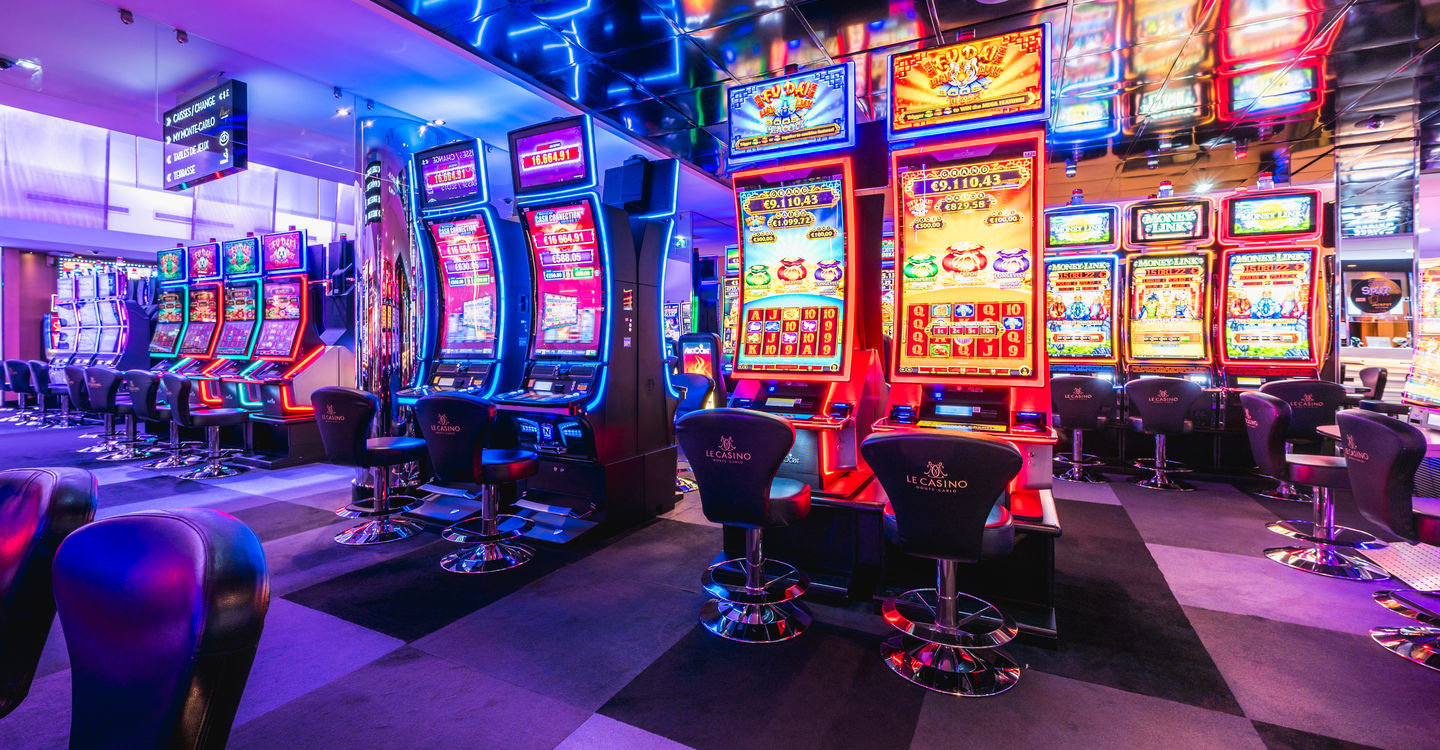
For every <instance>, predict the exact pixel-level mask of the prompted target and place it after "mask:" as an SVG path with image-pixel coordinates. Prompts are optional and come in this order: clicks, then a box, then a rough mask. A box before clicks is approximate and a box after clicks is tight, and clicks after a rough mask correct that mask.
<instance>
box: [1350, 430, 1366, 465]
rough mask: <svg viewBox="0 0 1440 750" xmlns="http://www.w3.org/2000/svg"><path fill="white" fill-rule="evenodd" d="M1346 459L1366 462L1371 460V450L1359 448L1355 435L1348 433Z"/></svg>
mask: <svg viewBox="0 0 1440 750" xmlns="http://www.w3.org/2000/svg"><path fill="white" fill-rule="evenodd" d="M1345 460H1346V461H1359V462H1361V463H1364V462H1366V461H1369V460H1370V452H1369V451H1362V450H1360V449H1359V448H1357V447H1355V436H1354V435H1346V436H1345Z"/></svg>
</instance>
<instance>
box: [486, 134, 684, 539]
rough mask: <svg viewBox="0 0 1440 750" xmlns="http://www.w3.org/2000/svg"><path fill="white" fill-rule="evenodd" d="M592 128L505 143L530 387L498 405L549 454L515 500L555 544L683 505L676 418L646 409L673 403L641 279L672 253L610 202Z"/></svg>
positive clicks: (521, 433) (655, 302) (653, 300)
mask: <svg viewBox="0 0 1440 750" xmlns="http://www.w3.org/2000/svg"><path fill="white" fill-rule="evenodd" d="M591 127H592V126H591V122H590V119H589V117H588V116H583V115H582V116H578V117H570V118H563V119H557V120H551V121H550V122H546V123H542V124H539V125H533V126H530V127H526V128H521V129H519V130H514V131H511V132H510V133H509V146H510V170H511V176H512V178H513V180H514V186H515V196H516V198H515V203H516V213H517V214H518V216H519V218H520V225H521V228H522V230H523V233H524V237H525V244H526V249H527V252H528V254H529V262H530V269H531V276H530V278H531V290H530V291H531V300H532V301H533V304H532V305H531V316H532V318H531V324H530V333H529V340H528V350H527V352H526V359H525V363H524V371H523V375H522V378H521V382H520V386H519V387H518V388H516V389H514V390H511V391H507V392H503V393H499V394H497V395H495V396H494V397H493V401H494V402H495V405H496V407H497V408H498V409H499V410H500V412H501V415H502V419H504V420H505V421H506V422H508V423H509V424H510V425H512V426H513V428H514V437H515V439H516V441H517V442H518V444H519V445H520V446H521V447H523V448H525V449H527V450H533V451H535V452H536V453H538V454H539V455H540V463H541V468H540V472H539V474H537V475H536V476H534V477H531V478H530V479H528V480H527V481H526V483H525V488H524V490H523V492H522V495H521V498H520V499H519V500H518V501H517V503H516V504H517V505H518V506H519V507H520V508H521V510H520V511H519V513H520V515H524V516H526V517H528V518H530V519H532V520H533V521H534V523H535V528H534V529H532V530H531V531H530V532H529V534H530V535H531V536H534V537H535V538H539V539H545V540H548V541H552V542H568V541H570V540H572V539H574V538H576V537H577V536H579V535H580V534H583V533H584V532H585V531H588V530H589V529H591V528H594V527H595V526H596V525H598V524H599V523H601V522H624V521H632V520H638V519H641V518H648V517H649V516H650V515H653V514H654V513H656V512H663V510H664V509H668V508H670V507H673V505H674V481H675V480H674V475H675V463H676V455H675V447H674V441H673V439H668V440H667V438H668V437H669V436H671V435H672V434H673V433H672V431H671V428H670V425H669V421H668V420H669V415H668V411H669V410H668V409H663V408H655V409H649V408H642V404H641V400H642V398H644V399H649V400H651V401H653V402H655V403H656V405H658V406H660V407H663V406H665V405H666V400H665V399H662V398H661V395H662V394H663V392H664V391H663V389H664V387H665V380H664V378H665V371H664V366H663V363H662V362H661V360H660V359H659V355H660V352H661V337H660V330H659V329H660V307H659V296H658V291H657V290H656V289H655V286H654V282H649V286H648V287H647V286H646V285H645V284H642V283H641V282H640V281H639V276H640V275H641V271H642V270H643V275H644V276H645V277H646V278H649V279H658V278H659V264H660V263H661V262H662V261H663V254H664V252H663V251H664V248H663V247H662V246H661V244H662V243H661V242H660V239H659V238H652V241H650V242H647V243H644V244H643V245H640V246H637V244H636V243H635V241H634V236H633V234H632V232H631V217H630V216H629V215H627V213H626V212H625V211H624V210H621V209H620V208H617V207H615V206H612V205H607V203H606V202H605V201H603V200H602V199H601V196H600V193H599V192H598V189H599V183H600V181H599V179H598V177H599V175H598V174H597V171H596V165H595V152H594V148H595V147H594V139H593V136H592V131H591ZM611 177H612V175H608V174H607V181H608V180H609V179H611ZM637 247H639V248H640V249H641V250H642V251H643V252H637ZM642 365H643V369H642ZM642 393H643V395H642ZM662 412H663V414H662ZM656 444H658V445H659V447H656V448H652V447H650V446H654V445H656Z"/></svg>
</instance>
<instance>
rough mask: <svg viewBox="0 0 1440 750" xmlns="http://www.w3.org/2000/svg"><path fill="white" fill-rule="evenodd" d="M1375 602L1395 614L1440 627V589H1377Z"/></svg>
mask: <svg viewBox="0 0 1440 750" xmlns="http://www.w3.org/2000/svg"><path fill="white" fill-rule="evenodd" d="M1374 597H1375V603H1377V604H1379V605H1380V606H1382V607H1384V608H1385V609H1388V610H1390V611H1391V612H1394V613H1395V614H1398V615H1401V616H1404V617H1408V618H1410V619H1412V620H1416V621H1418V622H1421V623H1424V624H1425V625H1428V626H1431V627H1434V628H1440V591H1423V590H1416V589H1388V590H1384V591H1376V592H1375V594H1374Z"/></svg>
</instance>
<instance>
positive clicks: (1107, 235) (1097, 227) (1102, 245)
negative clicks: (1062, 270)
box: [1045, 206, 1120, 250]
mask: <svg viewBox="0 0 1440 750" xmlns="http://www.w3.org/2000/svg"><path fill="white" fill-rule="evenodd" d="M1119 225H1120V209H1118V208H1116V207H1114V206H1092V207H1085V208H1078V209H1069V208H1064V209H1054V210H1051V211H1046V212H1045V247H1046V248H1047V249H1050V250H1079V249H1095V250H1100V249H1110V248H1113V247H1115V246H1116V245H1118V244H1119V239H1118V238H1117V237H1116V229H1117V228H1118V227H1119Z"/></svg>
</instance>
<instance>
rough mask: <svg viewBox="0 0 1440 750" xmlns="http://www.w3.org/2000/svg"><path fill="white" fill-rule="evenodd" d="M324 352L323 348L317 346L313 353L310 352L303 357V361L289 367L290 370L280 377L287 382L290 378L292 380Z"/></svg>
mask: <svg viewBox="0 0 1440 750" xmlns="http://www.w3.org/2000/svg"><path fill="white" fill-rule="evenodd" d="M324 352H325V347H324V346H317V347H315V350H314V351H312V352H310V353H309V354H307V355H305V358H304V359H301V360H300V361H298V362H296V363H295V364H293V365H291V366H290V369H288V370H286V371H285V372H284V373H282V374H281V375H280V377H282V378H285V379H286V380H289V379H291V378H294V377H295V376H296V375H298V374H299V373H300V371H301V370H303V369H305V368H306V367H307V366H308V365H309V364H310V363H311V362H314V361H315V359H316V358H317V357H319V356H320V355H321V354H322V353H324Z"/></svg>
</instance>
